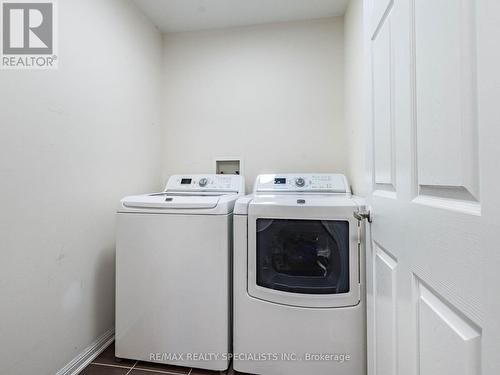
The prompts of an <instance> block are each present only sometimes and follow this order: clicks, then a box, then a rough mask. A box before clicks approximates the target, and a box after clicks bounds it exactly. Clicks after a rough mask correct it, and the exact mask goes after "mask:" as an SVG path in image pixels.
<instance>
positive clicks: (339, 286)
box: [248, 207, 360, 307]
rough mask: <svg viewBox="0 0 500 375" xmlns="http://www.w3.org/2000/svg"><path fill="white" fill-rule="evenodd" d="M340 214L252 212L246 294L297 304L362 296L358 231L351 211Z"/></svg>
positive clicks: (337, 302)
mask: <svg viewBox="0 0 500 375" xmlns="http://www.w3.org/2000/svg"><path fill="white" fill-rule="evenodd" d="M339 210H340V211H347V212H348V214H342V213H339V215H338V216H336V217H328V218H326V217H314V216H311V217H307V215H304V210H303V209H301V210H300V211H301V213H302V215H301V216H296V217H286V218H284V217H279V216H278V215H259V214H256V215H249V221H248V226H249V228H248V229H249V232H248V242H249V243H248V293H249V294H250V295H251V296H253V297H256V298H259V299H263V300H266V301H270V302H275V303H280V304H285V305H291V306H299V307H343V306H353V305H356V304H358V303H359V300H360V284H359V261H358V260H359V241H358V240H359V235H358V224H357V221H356V220H354V219H352V209H350V210H349V209H347V210H346V207H342V208H339Z"/></svg>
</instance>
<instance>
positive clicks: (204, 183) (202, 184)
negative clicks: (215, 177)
mask: <svg viewBox="0 0 500 375" xmlns="http://www.w3.org/2000/svg"><path fill="white" fill-rule="evenodd" d="M207 183H208V180H207V179H206V178H202V179H200V182H198V184H199V185H200V186H201V187H203V186H207Z"/></svg>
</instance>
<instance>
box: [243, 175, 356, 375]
mask: <svg viewBox="0 0 500 375" xmlns="http://www.w3.org/2000/svg"><path fill="white" fill-rule="evenodd" d="M363 209H364V201H363V200H362V199H361V198H357V197H354V196H352V195H351V193H350V188H349V185H348V183H347V180H346V178H345V177H344V176H343V175H338V174H280V175H261V176H259V177H258V178H257V180H256V183H255V187H254V194H253V195H249V196H246V197H242V198H240V199H239V200H238V201H237V203H236V206H235V210H234V218H233V220H234V286H233V289H234V293H233V298H234V315H233V319H234V326H233V329H234V333H233V349H234V364H233V366H234V369H235V370H237V371H241V372H245V373H252V374H265V375H268V374H269V375H272V374H276V375H277V374H282V375H285V374H286V375H295V374H296V375H298V374H301V375H303V374H314V375H322V374H325V375H326V374H328V375H334V374H335V375H365V374H366V318H365V314H366V312H365V297H364V294H365V281H364V265H365V259H364V251H363V247H362V243H363V241H364V240H363V236H364V224H363V222H362V221H358V220H357V219H355V218H354V217H353V214H354V213H356V212H358V213H359V212H361V211H362V210H363ZM358 217H359V215H358Z"/></svg>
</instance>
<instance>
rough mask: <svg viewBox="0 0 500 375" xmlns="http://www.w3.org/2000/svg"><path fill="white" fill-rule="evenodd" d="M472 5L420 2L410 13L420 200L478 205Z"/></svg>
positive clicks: (456, 0) (467, 0)
mask: <svg viewBox="0 0 500 375" xmlns="http://www.w3.org/2000/svg"><path fill="white" fill-rule="evenodd" d="M473 4H474V3H473V1H472V0H439V1H433V2H429V1H415V5H414V8H412V9H411V13H412V14H411V17H412V18H413V19H414V30H412V32H413V34H414V38H415V43H414V46H415V51H414V53H412V55H413V56H414V57H415V62H414V66H415V70H416V71H415V86H416V87H415V91H416V93H415V100H416V103H415V110H416V112H415V113H416V116H415V119H414V120H415V127H416V143H417V165H418V185H419V186H418V189H419V195H426V196H430V197H437V198H451V199H454V200H464V201H472V202H478V201H479V173H478V150H477V108H476V107H477V104H476V101H477V96H476V92H477V90H476V64H475V60H476V58H477V54H476V45H475V37H476V31H475V17H474V7H473ZM444 14H445V15H446V17H445V18H443V15H444ZM436 203H439V202H436Z"/></svg>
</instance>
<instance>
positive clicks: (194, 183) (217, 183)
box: [165, 174, 245, 194]
mask: <svg viewBox="0 0 500 375" xmlns="http://www.w3.org/2000/svg"><path fill="white" fill-rule="evenodd" d="M244 186H245V183H244V181H243V177H242V176H238V175H224V174H193V175H173V176H171V177H170V178H169V179H168V182H167V186H166V188H165V191H176V192H202V191H206V192H221V193H226V192H227V193H238V194H244V193H245V191H244Z"/></svg>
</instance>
